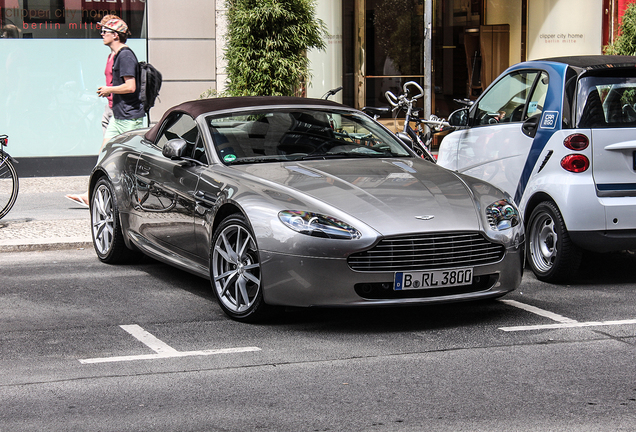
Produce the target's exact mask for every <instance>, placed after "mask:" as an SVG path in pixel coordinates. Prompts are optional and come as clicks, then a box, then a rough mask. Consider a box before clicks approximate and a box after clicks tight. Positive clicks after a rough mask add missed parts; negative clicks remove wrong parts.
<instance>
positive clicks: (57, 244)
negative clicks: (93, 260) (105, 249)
mask: <svg viewBox="0 0 636 432" xmlns="http://www.w3.org/2000/svg"><path fill="white" fill-rule="evenodd" d="M89 248H90V249H92V248H93V242H92V240H90V239H85V238H81V239H76V238H56V239H40V240H33V241H22V242H20V243H5V244H1V243H0V253H4V252H35V251H52V250H68V249H89Z"/></svg>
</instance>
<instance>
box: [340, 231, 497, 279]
mask: <svg viewBox="0 0 636 432" xmlns="http://www.w3.org/2000/svg"><path fill="white" fill-rule="evenodd" d="M504 253H505V248H504V246H503V245H501V244H498V243H492V242H490V241H488V240H487V239H485V238H484V236H483V235H482V234H480V233H434V234H420V235H413V236H408V237H393V238H385V239H383V240H381V241H380V242H379V243H378V244H377V245H375V246H374V247H373V248H372V249H370V250H368V251H364V252H358V253H355V254H352V255H350V256H349V258H348V259H347V262H348V264H349V267H351V269H352V270H355V271H361V272H385V271H391V272H393V271H418V270H432V269H436V270H437V269H446V268H455V267H471V266H476V265H484V264H493V263H496V262H498V261H500V260H501V259H502V258H503V257H504Z"/></svg>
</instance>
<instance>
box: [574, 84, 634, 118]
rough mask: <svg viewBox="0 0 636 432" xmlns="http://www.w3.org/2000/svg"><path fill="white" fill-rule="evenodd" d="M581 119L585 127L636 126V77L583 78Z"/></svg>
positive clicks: (578, 116) (578, 110)
mask: <svg viewBox="0 0 636 432" xmlns="http://www.w3.org/2000/svg"><path fill="white" fill-rule="evenodd" d="M577 118H578V120H579V121H578V127H582V128H587V127H591V128H622V127H636V78H629V77H615V76H612V77H598V76H593V77H586V78H582V79H581V82H580V84H579V95H578V107H577Z"/></svg>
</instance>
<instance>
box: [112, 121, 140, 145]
mask: <svg viewBox="0 0 636 432" xmlns="http://www.w3.org/2000/svg"><path fill="white" fill-rule="evenodd" d="M143 125H144V119H143V117H142V118H138V119H133V120H120V119H116V118H114V117H111V119H110V121H109V122H108V127H107V128H106V132H104V140H111V139H112V138H115V137H116V136H117V135H119V134H122V133H124V132H128V131H131V130H133V129H139V128H141V127H143Z"/></svg>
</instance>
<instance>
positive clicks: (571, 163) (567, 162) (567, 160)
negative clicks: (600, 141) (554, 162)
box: [561, 154, 590, 173]
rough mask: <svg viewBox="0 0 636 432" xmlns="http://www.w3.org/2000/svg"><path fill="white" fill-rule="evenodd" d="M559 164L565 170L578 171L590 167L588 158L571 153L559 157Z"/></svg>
mask: <svg viewBox="0 0 636 432" xmlns="http://www.w3.org/2000/svg"><path fill="white" fill-rule="evenodd" d="M561 166H562V167H563V169H564V170H566V171H570V172H573V173H580V172H583V171H586V170H587V169H588V168H589V167H590V160H589V159H588V158H587V156H585V155H582V154H571V155H567V156H566V157H564V158H563V159H561Z"/></svg>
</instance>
